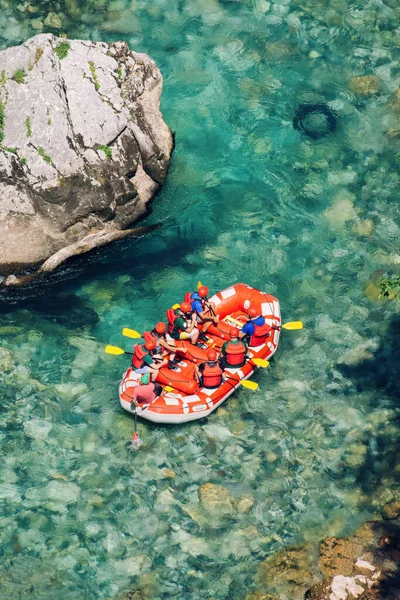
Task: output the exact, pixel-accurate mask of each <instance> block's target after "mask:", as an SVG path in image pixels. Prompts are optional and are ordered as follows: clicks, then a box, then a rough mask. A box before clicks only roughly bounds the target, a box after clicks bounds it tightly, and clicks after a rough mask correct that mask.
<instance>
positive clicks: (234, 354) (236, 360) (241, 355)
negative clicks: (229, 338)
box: [225, 342, 246, 367]
mask: <svg viewBox="0 0 400 600" xmlns="http://www.w3.org/2000/svg"><path fill="white" fill-rule="evenodd" d="M245 354H246V348H245V346H244V344H242V342H239V344H233V343H232V342H228V345H227V346H226V349H225V355H226V364H227V365H229V366H231V367H242V366H243V365H244V363H245V362H246V359H245Z"/></svg>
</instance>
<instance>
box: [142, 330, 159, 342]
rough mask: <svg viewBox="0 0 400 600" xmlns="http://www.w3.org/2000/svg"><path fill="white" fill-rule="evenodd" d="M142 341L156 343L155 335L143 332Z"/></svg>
mask: <svg viewBox="0 0 400 600" xmlns="http://www.w3.org/2000/svg"><path fill="white" fill-rule="evenodd" d="M143 339H144V341H145V342H153V341H154V342H155V341H157V338H156V336H155V335H153V333H152V332H151V331H144V332H143Z"/></svg>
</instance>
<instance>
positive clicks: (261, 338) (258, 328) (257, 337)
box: [249, 323, 272, 346]
mask: <svg viewBox="0 0 400 600" xmlns="http://www.w3.org/2000/svg"><path fill="white" fill-rule="evenodd" d="M271 330H272V327H271V326H270V325H267V323H264V325H254V333H253V335H252V336H251V338H250V342H249V346H261V344H265V342H266V341H267V338H269V334H270V333H271Z"/></svg>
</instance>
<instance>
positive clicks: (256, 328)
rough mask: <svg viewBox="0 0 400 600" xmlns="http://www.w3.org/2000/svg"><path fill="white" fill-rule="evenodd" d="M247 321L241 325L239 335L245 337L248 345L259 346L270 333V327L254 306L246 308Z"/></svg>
mask: <svg viewBox="0 0 400 600" xmlns="http://www.w3.org/2000/svg"><path fill="white" fill-rule="evenodd" d="M246 312H247V323H245V324H244V325H243V328H242V331H241V332H240V334H239V337H241V338H244V337H245V338H246V340H247V342H248V345H249V346H261V344H264V343H265V342H266V340H267V338H268V337H269V336H270V334H271V330H272V329H273V328H272V327H270V326H269V325H268V324H267V323H266V322H265V319H264V317H263V316H262V315H261V314H260V311H259V310H257V309H256V308H255V306H249V308H248V309H247V311H246Z"/></svg>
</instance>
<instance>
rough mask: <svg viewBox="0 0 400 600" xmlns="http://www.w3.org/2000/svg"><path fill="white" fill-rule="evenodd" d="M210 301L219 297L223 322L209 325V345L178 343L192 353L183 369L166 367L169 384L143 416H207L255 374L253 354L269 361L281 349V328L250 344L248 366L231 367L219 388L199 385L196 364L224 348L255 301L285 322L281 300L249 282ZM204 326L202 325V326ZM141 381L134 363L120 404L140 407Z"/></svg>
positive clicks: (270, 320)
mask: <svg viewBox="0 0 400 600" xmlns="http://www.w3.org/2000/svg"><path fill="white" fill-rule="evenodd" d="M209 301H210V302H214V304H215V307H216V309H215V312H216V314H217V315H219V318H220V321H219V323H218V325H212V326H211V327H210V328H209V329H208V331H207V337H208V338H209V341H208V342H207V347H205V348H198V347H197V346H193V345H192V344H191V343H190V342H189V341H177V342H176V345H177V346H184V347H185V348H186V349H187V353H186V354H182V355H181V356H182V360H181V361H180V362H179V363H178V365H177V370H169V369H166V368H162V369H160V372H159V374H158V375H157V382H158V383H159V384H160V385H162V387H163V388H164V389H163V393H162V394H161V395H160V396H158V397H157V398H156V399H155V400H153V402H152V403H151V404H150V405H148V406H146V407H144V408H138V411H137V414H138V416H140V417H142V418H143V419H147V420H149V421H153V422H154V423H185V422H187V421H194V420H195V419H202V418H204V417H207V416H208V415H209V414H210V413H212V412H213V410H215V409H216V408H218V406H220V405H221V404H222V403H223V402H224V400H226V399H227V398H228V397H229V396H230V395H231V394H232V393H233V392H234V391H235V389H236V388H238V387H239V386H240V381H241V380H245V379H247V378H249V377H251V375H252V374H253V373H254V371H255V370H256V369H257V366H256V365H255V364H254V363H253V362H252V359H254V358H261V359H264V360H268V359H269V358H270V357H271V356H272V355H273V354H274V353H275V352H276V349H277V347H278V342H279V333H280V332H279V330H272V332H271V335H270V336H269V337H268V339H267V340H266V341H265V343H263V344H262V345H260V346H257V347H249V352H248V354H249V359H248V360H247V362H246V363H245V364H244V365H243V366H241V367H240V368H227V369H225V371H224V376H225V377H226V379H225V381H224V382H223V383H222V384H221V385H220V386H219V387H217V388H214V389H209V388H204V387H200V388H199V386H198V384H197V382H196V381H195V379H194V371H195V364H196V363H198V364H200V363H201V362H204V361H205V360H207V349H208V348H210V347H211V346H213V347H214V348H215V349H216V350H219V349H220V348H221V347H222V344H223V343H224V342H225V341H227V340H229V339H230V337H229V331H230V329H231V327H232V326H233V325H234V326H238V327H240V326H241V324H244V323H245V322H246V311H245V309H246V308H248V307H249V306H250V305H251V306H254V307H256V308H257V310H259V311H260V314H262V315H263V317H264V318H265V322H266V323H267V324H268V325H271V326H272V325H276V326H280V325H281V315H280V308H279V302H278V300H277V299H276V298H274V297H273V296H271V295H270V294H266V293H265V292H261V291H259V290H256V289H254V288H252V287H250V286H248V285H246V284H243V283H237V284H235V285H233V286H231V287H229V288H227V289H225V290H222V291H221V292H218V293H217V294H215V295H213V296H212V297H210V298H209ZM167 313H168V311H167ZM199 328H200V329H201V325H200V327H199ZM204 346H206V344H204ZM139 380H140V375H138V374H137V373H136V372H135V371H134V370H133V369H132V368H129V369H128V370H127V371H126V372H125V374H124V376H123V379H122V381H121V383H120V386H119V398H120V403H121V406H122V408H123V409H124V410H126V411H128V412H134V410H132V408H131V393H132V388H134V387H135V386H136V385H138V384H139ZM165 388H166V389H165Z"/></svg>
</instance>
